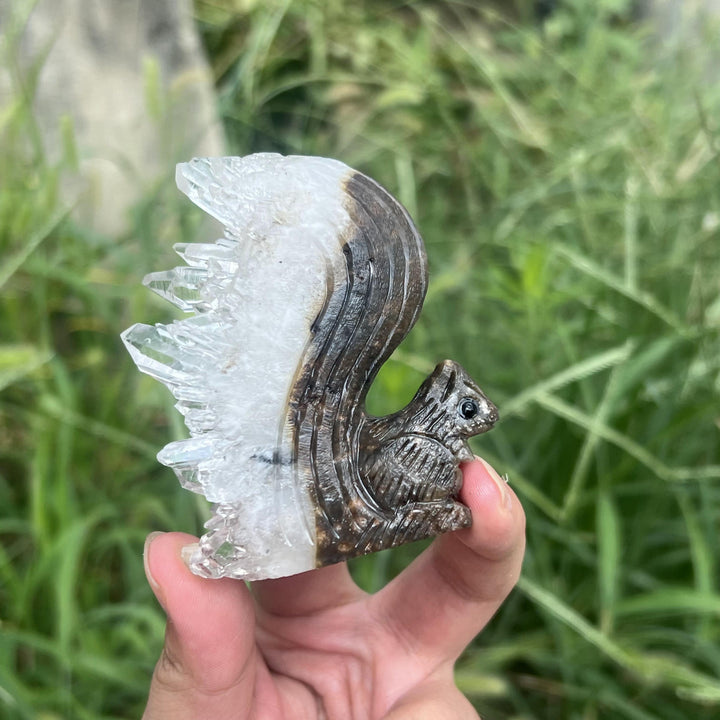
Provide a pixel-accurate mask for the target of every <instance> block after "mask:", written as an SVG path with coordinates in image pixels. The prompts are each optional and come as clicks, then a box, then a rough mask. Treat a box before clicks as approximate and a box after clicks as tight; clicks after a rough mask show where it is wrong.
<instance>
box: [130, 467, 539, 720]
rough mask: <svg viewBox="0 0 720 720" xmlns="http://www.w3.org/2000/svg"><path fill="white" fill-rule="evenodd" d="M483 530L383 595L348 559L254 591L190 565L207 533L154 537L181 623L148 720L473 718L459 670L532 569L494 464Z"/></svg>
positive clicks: (159, 579) (477, 523)
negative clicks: (359, 580)
mask: <svg viewBox="0 0 720 720" xmlns="http://www.w3.org/2000/svg"><path fill="white" fill-rule="evenodd" d="M463 475H464V482H463V488H462V491H461V494H460V498H461V500H462V502H464V503H465V504H466V505H467V506H468V507H470V509H471V511H472V515H473V526H472V527H471V528H468V529H465V530H459V531H457V532H454V533H450V534H447V535H443V536H442V537H439V538H437V539H436V540H435V541H434V542H433V543H432V545H431V546H430V547H429V548H428V549H427V550H426V551H425V552H423V553H422V554H421V555H420V556H419V557H418V558H417V559H416V560H415V561H414V562H413V563H412V564H411V565H410V566H409V567H408V568H407V569H405V570H404V571H403V572H402V573H401V574H400V575H398V577H397V578H395V579H394V580H393V581H392V582H390V583H389V584H388V585H387V586H386V587H384V588H383V589H382V590H380V591H379V592H377V593H375V594H374V595H369V594H367V593H365V592H363V591H362V590H360V589H359V588H358V587H357V585H355V583H354V582H353V581H352V579H351V577H350V574H349V572H348V569H347V565H346V564H345V563H342V564H338V565H331V566H328V567H324V568H320V569H318V570H311V571H310V572H306V573H302V574H300V575H294V576H292V577H287V578H279V579H277V580H263V581H260V582H255V583H253V584H252V587H251V589H248V587H247V585H246V584H245V583H242V582H238V581H236V580H230V579H223V580H205V579H203V578H200V577H196V576H195V575H193V574H192V573H191V572H190V571H189V570H188V569H187V567H186V566H185V564H184V563H183V561H182V559H181V556H180V552H181V548H182V547H183V546H185V545H187V544H189V543H191V542H194V541H195V538H192V537H191V536H188V535H184V534H181V533H168V534H164V535H158V536H151V537H149V538H148V542H147V544H146V549H145V567H146V573H147V575H148V580H149V582H150V585H151V587H152V588H153V591H154V592H155V595H156V596H157V598H158V600H159V602H160V604H161V605H162V606H163V608H164V609H165V612H166V613H167V616H168V623H167V631H166V637H165V647H164V649H163V652H162V655H161V657H160V660H159V661H158V664H157V666H156V668H155V673H154V675H153V679H152V684H151V687H150V697H149V699H148V704H147V708H146V710H145V714H144V716H143V718H144V720H165V719H167V720H205V719H207V720H225V719H228V720H229V719H232V720H281V719H282V720H284V719H288V720H311V719H312V720H380V719H381V718H382V719H383V720H445V719H447V720H470V719H472V718H475V719H477V717H478V716H477V714H476V713H475V711H474V710H473V708H472V706H471V705H470V703H469V702H468V701H467V699H466V698H465V697H463V695H462V694H461V693H460V692H459V690H458V689H457V688H456V687H455V684H454V682H453V673H452V671H453V665H454V663H455V660H456V659H457V658H458V656H459V655H460V653H461V652H462V651H463V649H464V648H465V646H466V645H467V644H468V643H469V642H470V641H471V640H472V638H473V637H474V636H475V635H476V634H477V633H478V632H479V631H480V630H482V628H483V627H484V626H485V625H486V624H487V622H488V621H489V620H490V618H491V617H492V616H493V614H494V613H495V611H496V610H497V609H498V607H500V604H501V603H502V601H503V600H504V599H505V597H506V596H507V594H508V593H509V592H510V590H511V589H512V587H513V586H514V584H515V582H516V581H517V578H518V576H519V574H520V566H521V564H522V557H523V552H524V548H525V532H524V530H525V516H524V514H523V511H522V507H521V506H520V502H519V501H518V499H517V497H516V496H515V494H514V493H513V492H512V490H511V489H510V488H509V487H508V486H507V485H506V483H504V482H503V481H502V480H501V479H500V478H499V477H498V476H497V474H496V473H495V471H494V470H492V469H491V468H490V466H489V465H486V464H485V463H484V462H483V461H474V462H472V463H468V464H467V465H465V466H463Z"/></svg>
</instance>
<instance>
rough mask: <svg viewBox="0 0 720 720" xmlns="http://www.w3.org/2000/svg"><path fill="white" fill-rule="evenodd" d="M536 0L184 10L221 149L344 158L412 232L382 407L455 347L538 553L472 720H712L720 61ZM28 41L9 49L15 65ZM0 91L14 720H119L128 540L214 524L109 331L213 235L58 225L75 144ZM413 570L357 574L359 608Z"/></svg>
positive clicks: (0, 311) (165, 407)
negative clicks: (406, 315) (204, 59)
mask: <svg viewBox="0 0 720 720" xmlns="http://www.w3.org/2000/svg"><path fill="white" fill-rule="evenodd" d="M538 5H543V6H544V5H549V4H548V3H540V4H538ZM554 5H555V8H554V11H553V12H551V13H548V14H546V13H540V14H538V13H537V12H536V9H537V6H536V5H535V4H531V3H523V2H519V1H517V2H515V3H507V4H502V3H496V4H495V5H493V4H490V3H488V4H486V5H483V8H484V9H478V8H477V6H476V5H474V4H472V3H461V2H457V3H456V2H400V3H387V2H380V1H379V0H377V1H375V2H370V1H369V0H366V1H365V2H355V3H347V2H341V1H340V0H329V1H328V2H319V1H317V0H273V1H271V2H257V1H256V0H212V2H211V1H210V0H197V1H196V13H197V18H198V22H199V26H200V28H201V30H202V33H203V37H204V40H205V43H206V47H207V50H208V54H209V57H210V60H211V63H212V66H213V69H214V72H215V76H216V78H217V85H218V91H219V96H220V107H221V112H222V116H223V118H224V121H225V125H226V129H227V134H228V138H229V142H230V147H231V150H232V151H233V152H236V153H238V154H244V153H247V152H253V151H260V150H277V151H281V152H285V153H305V154H321V155H329V156H333V157H338V158H340V159H342V160H343V161H345V162H347V163H348V164H350V165H352V166H354V167H357V168H358V169H360V170H362V171H364V172H366V173H368V174H370V175H371V176H373V177H375V178H376V179H377V180H378V181H380V182H381V183H382V184H383V185H385V186H386V187H388V189H390V190H391V191H392V192H393V193H395V194H396V195H397V196H398V197H399V198H400V199H401V200H402V202H403V203H404V204H405V205H406V206H407V207H408V209H409V210H410V212H411V214H412V215H413V217H414V218H415V220H416V223H417V225H418V227H419V228H420V231H421V232H422V234H423V236H424V238H425V240H426V244H427V248H428V255H429V259H430V266H431V286H430V290H429V293H428V298H427V301H426V305H425V309H424V311H423V314H422V316H421V318H420V321H419V322H418V325H417V326H416V328H415V329H414V330H413V332H412V333H411V335H410V337H409V338H408V340H407V341H406V342H405V343H404V344H403V346H402V347H401V349H400V351H399V352H398V353H397V355H396V358H395V359H393V360H391V361H390V362H389V363H388V364H387V366H386V368H384V370H383V372H382V373H381V376H380V377H379V378H378V381H377V383H376V387H375V388H374V389H373V393H372V398H371V402H372V408H373V409H374V410H376V411H377V412H384V411H387V410H393V409H396V408H397V407H398V406H400V405H401V404H402V403H404V402H405V401H407V400H408V399H409V397H410V395H411V394H412V392H413V391H414V389H415V388H416V387H417V385H418V383H419V382H420V380H421V378H422V376H423V373H425V372H426V371H428V370H429V369H431V368H432V366H433V365H434V363H435V362H436V361H437V360H439V359H441V358H442V357H443V356H448V357H453V358H455V359H457V360H458V361H460V362H461V363H462V364H463V365H465V366H466V367H467V369H468V370H469V371H470V373H471V374H472V375H473V376H475V377H476V378H477V379H478V380H479V382H480V383H481V384H482V386H483V388H484V389H485V390H486V391H487V393H488V395H489V396H490V397H491V398H493V399H494V400H495V401H496V403H497V404H498V405H499V407H500V410H501V415H502V418H503V422H502V423H501V424H500V425H499V426H498V427H497V428H496V429H495V430H493V432H492V433H490V434H489V435H487V436H483V437H482V438H481V439H480V440H479V441H478V442H477V444H476V449H477V451H478V452H480V453H482V454H483V455H484V456H485V457H487V458H488V459H489V460H490V461H492V462H493V463H495V464H496V466H497V467H498V468H499V469H500V471H501V472H507V473H508V475H509V476H510V479H511V483H512V484H513V487H514V488H515V489H516V491H517V492H518V494H519V495H520V496H521V498H522V500H523V503H524V505H525V507H526V511H527V515H528V554H527V559H526V563H525V569H524V575H523V579H522V580H521V583H520V586H519V588H518V590H517V591H515V592H514V593H513V595H512V596H511V598H510V599H509V601H508V602H507V603H506V605H505V606H504V607H503V609H502V610H501V612H500V613H499V615H498V617H497V618H496V619H495V620H494V621H493V623H492V624H491V626H490V627H489V628H488V629H487V631H486V632H484V633H483V635H482V636H481V637H480V638H479V639H478V640H477V641H476V642H475V643H473V645H472V646H471V647H470V648H469V649H468V650H467V652H466V653H465V655H464V656H463V658H462V659H461V661H460V663H459V664H458V670H457V680H458V683H459V685H460V687H461V688H462V689H463V691H464V692H466V693H467V694H468V696H469V697H471V699H472V700H473V702H475V704H476V706H477V707H478V709H479V711H480V712H481V713H482V714H484V715H486V716H487V717H492V718H516V719H520V718H523V719H530V718H551V717H552V718H557V717H563V718H577V719H580V718H582V719H583V720H593V719H594V718H600V717H609V716H612V717H619V718H629V719H632V720H649V719H650V718H663V719H667V720H675V719H677V720H681V719H682V720H685V719H686V718H688V717H693V718H708V719H709V718H714V717H717V716H718V713H719V712H720V681H718V677H720V649H719V647H720V622H719V617H720V591H719V590H718V560H717V553H716V552H715V550H716V547H717V537H718V530H719V529H720V528H718V524H719V518H720V485H719V480H720V436H719V435H720V434H719V432H718V430H719V428H720V410H719V408H720V403H719V402H718V400H719V399H720V284H719V281H718V278H720V243H719V240H720V164H719V163H718V142H719V137H718V133H719V131H720V127H719V125H718V118H719V117H720V87H718V85H717V83H714V82H708V75H707V68H708V63H709V62H712V58H713V57H715V58H717V55H716V54H715V55H714V56H713V53H717V52H718V51H719V50H720V48H718V47H701V48H699V49H698V50H696V51H695V52H689V51H687V49H686V48H685V47H684V46H677V47H673V46H668V45H665V46H663V47H661V46H660V44H659V43H657V42H655V41H654V39H653V37H652V34H651V33H648V32H647V31H646V30H644V29H643V27H642V26H641V25H639V24H638V23H637V22H636V19H635V18H634V16H633V12H632V8H631V6H630V3H629V2H624V1H622V0H604V1H603V2H591V1H590V0H565V1H564V2H558V3H555V4H554ZM493 8H494V9H493ZM539 16H542V17H543V18H544V19H542V20H541V19H539ZM16 43H17V36H16V35H13V32H12V31H11V30H7V29H6V30H5V31H4V33H3V35H2V46H0V51H1V52H2V53H3V56H4V58H5V60H8V59H12V57H13V53H14V52H15V49H16ZM8 66H9V67H12V63H11V62H8ZM150 79H151V78H150ZM14 88H15V92H14V94H13V95H12V96H11V98H10V100H9V101H8V103H7V104H6V105H4V106H3V107H0V257H1V258H2V260H1V262H0V290H1V291H2V295H1V297H0V613H1V615H0V619H1V621H2V625H1V626H0V631H1V632H0V716H3V717H5V716H8V717H21V718H35V717H40V716H42V717H44V718H56V717H77V718H101V717H102V718H130V717H137V716H139V715H140V712H141V708H142V705H143V702H144V697H145V693H146V690H147V685H148V682H149V677H150V674H151V670H152V666H153V664H154V661H155V658H156V657H157V654H158V652H159V648H160V646H161V642H162V634H163V620H162V616H161V614H160V612H159V610H158V609H157V607H156V606H155V604H154V603H153V601H152V600H151V594H150V592H149V590H148V589H147V588H146V586H145V582H144V578H143V573H142V567H141V560H140V551H141V546H142V541H143V539H144V536H145V534H146V533H147V532H148V531H149V530H152V529H184V530H188V531H194V532H197V531H199V529H200V525H201V520H202V517H203V516H204V509H203V505H202V503H199V502H198V501H197V499H196V498H195V497H193V496H191V495H190V494H189V493H186V492H184V491H181V490H180V488H178V487H177V486H176V483H175V481H174V479H173V477H172V476H171V474H170V472H169V471H167V470H165V469H163V468H161V467H159V466H158V465H157V463H156V461H155V459H154V454H155V451H156V450H157V449H158V448H159V447H160V446H162V445H163V444H164V443H165V442H167V441H168V440H169V439H171V438H174V437H180V436H181V435H182V432H183V430H182V427H181V423H180V420H179V419H178V418H177V417H176V416H177V413H175V412H174V411H172V409H171V400H170V398H169V397H168V395H167V393H166V392H165V391H164V389H163V388H162V387H161V386H159V384H157V383H153V382H152V381H150V380H149V379H148V378H145V377H141V376H140V375H139V374H138V373H137V372H136V371H135V369H134V367H133V366H132V363H131V362H130V360H129V358H128V357H127V356H126V355H125V354H124V352H123V350H122V348H121V345H120V342H119V340H118V333H119V331H120V330H122V329H123V328H125V327H127V326H128V325H129V324H131V323H132V322H135V321H138V320H143V321H154V320H158V321H159V320H162V319H165V318H164V317H163V313H165V314H167V310H166V309H165V308H163V307H161V305H160V304H159V303H158V302H156V300H154V299H153V298H152V297H150V294H149V293H147V292H146V291H145V290H144V289H143V288H142V287H140V285H139V280H140V277H141V276H142V275H143V274H144V273H145V272H147V271H149V270H154V269H158V268H161V267H163V264H162V261H163V260H164V259H166V258H168V263H169V247H170V244H171V242H173V241H177V240H191V239H192V237H193V230H194V228H195V227H196V225H197V223H198V222H199V219H198V218H197V214H195V213H194V212H193V210H192V209H188V208H186V209H185V210H184V211H182V212H181V211H179V210H178V206H177V199H176V198H175V196H174V192H173V189H172V188H161V189H159V190H158V193H157V194H156V195H154V196H152V197H148V198H147V200H146V201H144V202H143V203H142V204H141V205H140V206H139V207H138V208H137V210H136V213H135V215H134V217H133V222H132V229H131V231H130V232H129V233H128V234H127V236H125V237H119V238H117V237H112V238H111V237H101V236H97V235H93V234H92V233H89V232H88V231H87V230H86V229H84V228H82V227H78V226H77V225H76V224H74V223H73V221H72V220H71V219H69V216H68V210H69V208H67V207H64V206H63V203H62V201H61V200H60V199H59V198H60V193H59V187H60V186H61V184H62V183H63V181H64V178H66V177H68V176H70V175H72V173H74V172H76V166H77V157H76V154H77V152H78V150H77V148H75V146H74V143H73V141H72V128H70V127H68V128H67V133H66V138H67V142H66V148H65V155H64V157H63V158H62V159H61V160H60V161H59V162H58V163H55V164H53V165H51V164H49V163H48V161H47V160H46V159H45V156H44V153H43V151H42V147H41V144H40V141H39V139H38V133H37V131H36V128H35V123H34V119H33V116H32V111H31V109H30V108H31V98H32V85H31V84H30V85H29V86H28V85H27V84H22V83H20V82H19V81H17V78H16V82H15V85H14ZM158 107H160V106H158ZM150 115H151V113H150V110H149V116H150ZM156 115H157V113H155V114H154V115H153V119H150V118H149V120H148V122H161V121H162V118H161V117H156ZM168 423H169V426H168ZM418 550H419V548H418V547H416V546H413V547H410V548H401V549H399V550H397V551H393V552H385V553H381V554H379V555H377V556H373V557H369V558H364V559H362V560H360V561H358V562H356V563H354V566H353V570H354V572H355V575H356V577H357V578H358V580H359V582H360V583H361V584H362V585H364V586H365V587H367V588H369V589H375V588H377V587H380V586H382V585H383V584H384V583H385V582H386V581H387V580H388V579H389V578H390V577H392V575H394V574H395V573H396V572H398V571H399V570H400V569H401V568H402V567H403V566H404V565H406V564H407V562H408V561H409V559H410V558H411V557H412V556H413V555H414V554H415V553H417V552H418Z"/></svg>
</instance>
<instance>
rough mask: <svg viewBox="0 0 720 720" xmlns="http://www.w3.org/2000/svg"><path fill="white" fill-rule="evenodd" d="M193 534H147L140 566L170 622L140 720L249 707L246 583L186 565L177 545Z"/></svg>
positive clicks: (250, 624) (231, 712)
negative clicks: (206, 574)
mask: <svg viewBox="0 0 720 720" xmlns="http://www.w3.org/2000/svg"><path fill="white" fill-rule="evenodd" d="M196 540H197V538H194V537H192V536H191V535H185V534H183V533H167V534H152V535H150V536H149V537H148V539H147V540H146V542H145V573H146V575H147V578H148V582H149V583H150V587H151V588H152V590H153V592H154V593H155V596H156V597H157V599H158V601H159V602H160V604H161V605H162V607H163V609H164V610H165V612H166V614H167V629H166V633H165V647H164V648H163V651H162V655H161V656H160V660H159V661H158V663H157V665H156V666H155V672H154V673H153V679H152V683H151V686H150V696H149V698H148V703H147V707H146V709H145V714H144V715H143V718H144V720H165V719H166V718H167V719H168V720H170V719H171V718H172V720H185V719H186V718H187V719H188V720H190V719H191V718H192V720H200V719H202V718H218V717H230V716H234V717H237V718H238V719H242V718H246V717H248V716H249V714H250V709H251V701H252V697H253V690H254V686H255V673H256V668H257V656H256V651H255V643H254V630H255V616H254V609H253V602H252V598H251V596H250V593H249V591H248V589H247V587H246V586H245V584H244V583H241V582H237V581H235V580H228V579H225V580H206V579H203V578H200V577H197V576H195V575H193V574H192V573H191V572H190V570H188V568H187V567H186V565H185V563H184V562H183V560H182V558H181V551H182V548H183V547H184V546H185V545H188V544H190V543H192V542H196Z"/></svg>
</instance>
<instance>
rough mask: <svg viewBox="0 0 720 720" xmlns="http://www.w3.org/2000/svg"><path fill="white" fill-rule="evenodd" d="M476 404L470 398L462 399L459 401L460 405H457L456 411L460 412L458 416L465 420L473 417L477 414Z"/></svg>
mask: <svg viewBox="0 0 720 720" xmlns="http://www.w3.org/2000/svg"><path fill="white" fill-rule="evenodd" d="M479 409H480V408H478V404H477V403H476V402H475V401H474V400H472V399H471V398H465V399H464V400H461V401H460V405H458V412H459V413H460V417H462V418H464V419H465V420H470V419H472V418H474V417H475V416H476V415H477V414H478V410H479Z"/></svg>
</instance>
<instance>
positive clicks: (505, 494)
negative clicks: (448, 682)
mask: <svg viewBox="0 0 720 720" xmlns="http://www.w3.org/2000/svg"><path fill="white" fill-rule="evenodd" d="M460 498H461V500H462V501H463V502H464V503H465V504H466V505H467V506H468V507H469V508H470V510H471V512H472V517H473V525H472V527H470V528H467V529H465V530H459V531H457V532H454V533H450V534H448V535H444V536H442V537H440V538H438V539H437V540H435V542H434V543H433V544H432V545H431V546H430V547H429V548H428V549H427V550H426V551H425V552H424V553H422V555H420V556H419V557H418V558H417V559H416V560H415V562H413V563H412V564H411V565H410V566H409V567H408V568H407V569H406V570H405V571H404V572H402V573H401V574H400V575H398V577H397V578H395V580H393V581H392V582H391V583H390V584H388V585H387V586H386V587H385V588H383V589H382V590H381V591H380V592H379V593H377V594H376V595H375V596H374V597H373V598H372V599H371V602H370V608H371V611H372V613H373V615H374V617H375V619H376V621H377V622H378V623H379V624H380V625H382V626H383V627H384V628H385V630H386V632H387V633H388V634H389V635H390V636H391V637H393V638H394V639H395V640H396V641H397V642H398V643H400V644H401V645H402V646H403V648H404V649H405V650H410V651H412V652H414V653H415V654H417V655H420V656H425V658H427V659H428V660H429V661H430V662H431V663H441V662H443V661H446V660H452V661H454V660H455V659H457V657H458V656H459V655H460V653H461V652H462V651H463V649H464V648H465V646H466V645H467V644H468V643H469V642H470V640H472V638H473V637H474V636H475V635H476V634H477V633H478V632H479V631H480V630H482V628H483V627H484V626H485V625H486V624H487V623H488V621H489V620H490V618H491V617H492V616H493V615H494V614H495V612H496V611H497V609H498V608H499V607H500V605H501V604H502V602H503V600H504V599H505V598H506V597H507V595H508V593H509V592H510V590H511V589H512V588H513V586H514V585H515V583H516V582H517V579H518V577H519V575H520V569H521V566H522V558H523V554H524V550H525V514H524V512H523V510H522V506H521V505H520V501H519V500H518V499H517V497H516V495H515V493H514V492H513V491H512V490H511V489H510V487H509V486H508V485H507V483H505V482H504V481H503V480H502V479H501V478H500V477H499V476H498V474H497V473H496V472H495V471H494V470H493V469H492V468H491V467H490V465H488V464H487V463H485V461H483V460H480V459H477V460H475V461H474V462H472V463H468V464H467V465H465V466H463V487H462V490H461V493H460Z"/></svg>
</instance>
